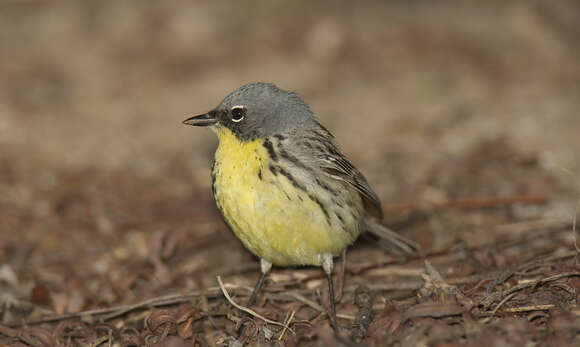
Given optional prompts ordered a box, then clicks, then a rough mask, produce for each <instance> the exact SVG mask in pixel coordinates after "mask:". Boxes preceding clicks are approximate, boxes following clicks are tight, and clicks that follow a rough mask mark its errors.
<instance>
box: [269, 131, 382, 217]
mask: <svg viewBox="0 0 580 347" xmlns="http://www.w3.org/2000/svg"><path fill="white" fill-rule="evenodd" d="M317 125H318V127H317V128H315V129H309V130H301V131H300V133H299V134H297V133H294V134H293V136H292V140H291V141H292V142H293V144H292V146H288V147H287V148H294V149H295V150H294V151H296V148H300V151H301V152H302V151H305V153H308V159H309V160H308V162H309V163H308V164H310V165H312V166H316V167H318V168H319V169H320V170H321V171H322V172H323V173H325V174H327V175H328V176H330V177H332V178H334V179H336V180H340V181H343V182H346V183H348V184H349V185H350V186H352V187H353V188H354V189H355V190H356V191H357V192H358V193H359V194H360V196H361V198H362V200H363V203H364V207H365V210H366V212H367V214H369V215H370V216H373V217H376V218H378V219H379V220H382V216H383V212H382V208H381V202H380V200H379V197H378V196H377V194H376V193H375V192H374V191H373V190H372V188H371V187H370V186H369V184H368V182H367V180H366V179H365V178H364V176H363V175H362V173H360V171H358V170H357V168H355V167H354V165H352V164H351V162H350V161H349V160H348V159H347V158H346V157H345V156H344V155H343V154H342V153H341V152H340V150H339V149H338V147H337V146H336V144H335V143H334V140H333V139H334V136H332V134H331V133H330V132H329V131H328V130H326V128H324V127H323V126H322V125H320V124H319V123H318V122H317ZM280 140H281V139H280ZM294 154H298V153H294Z"/></svg>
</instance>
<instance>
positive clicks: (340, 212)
mask: <svg viewBox="0 0 580 347" xmlns="http://www.w3.org/2000/svg"><path fill="white" fill-rule="evenodd" d="M183 123H185V124H189V125H195V126H209V127H210V128H211V129H212V130H213V131H214V132H215V133H216V134H217V136H218V139H219V145H218V148H217V150H216V152H215V161H214V163H213V167H212V170H211V180H212V191H213V196H214V198H215V201H216V204H217V207H218V209H219V210H220V212H221V213H222V215H223V217H224V219H225V220H226V222H227V224H228V225H229V226H230V227H231V229H232V230H233V232H234V233H235V234H236V236H237V237H238V238H239V239H240V240H241V241H242V243H243V244H244V246H246V248H247V249H249V250H250V251H251V252H252V253H254V254H255V255H257V256H258V257H259V258H260V261H261V270H262V273H261V276H260V279H259V281H258V283H257V284H256V287H255V288H254V291H253V292H252V295H251V296H250V300H249V303H248V305H252V304H253V302H254V301H255V299H256V295H257V294H258V292H259V291H260V288H261V286H262V284H263V282H264V277H265V275H266V274H267V273H268V271H269V270H270V268H271V267H272V264H273V265H277V266H296V265H317V266H322V268H323V269H324V272H325V273H326V275H327V277H328V285H329V294H330V295H329V297H330V303H331V314H332V317H331V323H333V326H334V322H333V320H335V319H336V308H335V303H334V289H333V284H332V267H333V257H335V256H338V255H339V254H340V253H341V252H342V250H343V249H345V248H346V247H347V246H348V245H350V244H351V243H353V242H354V241H355V240H356V238H357V237H358V236H359V234H360V233H361V232H363V231H365V230H368V231H371V232H373V233H375V234H378V235H380V236H381V237H382V238H383V239H387V240H390V241H391V242H392V243H394V244H395V245H397V246H398V248H400V249H402V250H404V251H406V252H409V253H411V252H412V251H413V247H414V246H413V245H412V244H411V243H409V242H408V241H405V240H404V239H403V238H402V237H399V236H397V235H396V234H395V233H393V232H391V231H389V230H388V229H386V228H385V227H383V226H382V225H380V224H379V223H378V222H379V221H380V220H381V218H382V210H381V203H380V201H379V198H378V197H377V194H376V193H375V192H374V191H373V190H372V189H371V187H370V186H369V184H368V183H367V181H366V179H365V178H364V176H363V175H362V174H361V173H360V171H358V170H357V169H356V168H355V167H354V166H353V165H352V164H351V162H350V161H349V160H348V159H347V158H346V157H345V156H344V155H343V154H342V153H341V152H340V150H339V149H338V147H337V146H336V144H335V143H334V139H333V135H332V134H331V133H330V132H329V131H328V130H327V129H326V128H325V127H323V126H322V125H321V124H320V123H319V122H318V120H317V119H316V117H315V115H314V114H313V113H312V111H311V110H310V108H309V107H308V105H307V104H306V103H305V102H304V101H302V99H301V98H300V97H299V96H298V95H297V94H296V93H293V92H288V91H285V90H281V89H279V88H278V87H276V86H275V85H273V84H270V83H250V84H246V85H244V86H242V87H240V88H238V89H237V90H235V91H233V92H232V93H230V94H229V95H228V96H226V97H225V99H224V100H223V101H222V102H221V103H220V104H219V105H218V106H217V107H216V108H215V109H213V110H211V111H209V112H208V113H206V114H202V115H199V116H195V117H191V118H188V119H186V120H185V121H183Z"/></svg>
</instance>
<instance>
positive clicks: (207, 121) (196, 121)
mask: <svg viewBox="0 0 580 347" xmlns="http://www.w3.org/2000/svg"><path fill="white" fill-rule="evenodd" d="M215 123H217V119H216V117H215V114H214V113H213V112H208V113H205V114H200V115H199V116H193V117H190V118H187V119H186V120H184V121H183V124H187V125H195V126H198V127H206V126H209V125H214V124H215Z"/></svg>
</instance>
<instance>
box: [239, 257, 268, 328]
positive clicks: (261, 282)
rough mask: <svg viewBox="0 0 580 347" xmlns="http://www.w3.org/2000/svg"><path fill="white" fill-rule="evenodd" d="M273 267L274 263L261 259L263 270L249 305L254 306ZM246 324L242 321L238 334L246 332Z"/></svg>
mask: <svg viewBox="0 0 580 347" xmlns="http://www.w3.org/2000/svg"><path fill="white" fill-rule="evenodd" d="M271 268H272V263H270V262H269V261H267V260H265V259H260V269H261V270H262V273H261V274H260V279H259V280H258V283H256V286H255V287H254V290H253V291H252V295H250V299H249V300H248V306H252V305H253V304H254V303H255V302H256V298H257V297H258V294H259V293H260V290H261V289H262V286H263V285H264V280H265V279H266V275H267V274H268V272H269V271H270V269H271ZM244 326H245V324H244V323H242V325H240V327H239V329H238V336H241V335H242V333H243V332H244Z"/></svg>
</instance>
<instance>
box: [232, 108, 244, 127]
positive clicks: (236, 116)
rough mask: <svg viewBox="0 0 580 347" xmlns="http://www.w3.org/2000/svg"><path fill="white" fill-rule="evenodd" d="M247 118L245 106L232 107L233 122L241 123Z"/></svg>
mask: <svg viewBox="0 0 580 347" xmlns="http://www.w3.org/2000/svg"><path fill="white" fill-rule="evenodd" d="M245 116H246V108H245V107H244V106H234V107H232V121H234V122H236V123H237V122H239V121H241V120H242V119H244V117H245Z"/></svg>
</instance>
